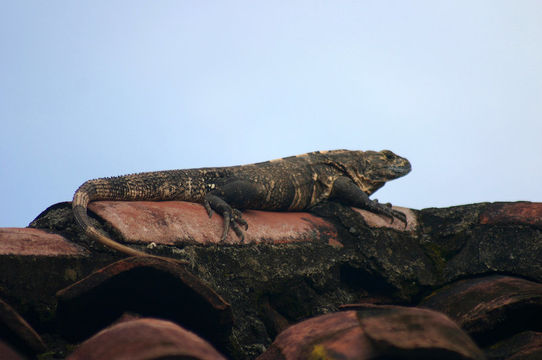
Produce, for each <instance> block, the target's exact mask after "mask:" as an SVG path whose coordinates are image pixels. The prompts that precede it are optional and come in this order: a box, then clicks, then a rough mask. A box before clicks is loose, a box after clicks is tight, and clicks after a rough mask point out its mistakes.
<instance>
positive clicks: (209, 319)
mask: <svg viewBox="0 0 542 360" xmlns="http://www.w3.org/2000/svg"><path fill="white" fill-rule="evenodd" d="M57 297H58V301H59V303H58V311H57V313H58V318H59V321H60V324H61V325H62V329H63V330H62V331H63V333H64V334H65V335H66V336H67V337H69V338H71V339H74V340H80V339H82V338H84V337H86V336H89V335H90V334H92V333H94V332H96V331H98V330H99V329H101V328H103V327H105V326H107V325H108V324H110V323H111V322H113V321H114V320H115V319H117V318H118V317H119V316H121V315H122V314H123V313H124V312H126V311H130V312H135V313H137V314H141V315H144V316H152V317H160V318H164V319H170V320H173V321H175V322H177V323H179V324H183V326H186V327H187V328H189V329H192V330H195V331H197V332H198V333H199V334H202V335H204V336H205V337H206V338H207V339H210V340H211V341H214V342H215V343H218V344H220V343H221V342H222V341H224V339H225V338H227V336H228V334H229V332H230V330H231V324H232V313H231V308H230V305H229V304H228V303H227V302H226V301H224V299H222V298H221V297H220V295H218V294H217V293H216V292H214V291H213V290H212V289H211V288H210V287H208V286H207V285H206V284H205V283H203V282H202V281H201V280H200V279H198V278H197V277H196V276H194V275H192V274H191V273H190V272H188V271H187V270H186V269H185V267H184V266H181V265H179V264H177V263H176V262H174V261H168V260H165V259H160V258H155V257H132V258H126V259H123V260H120V261H118V262H115V263H113V264H111V265H109V266H107V267H105V268H103V269H100V270H98V271H96V272H94V273H93V274H91V275H90V276H88V277H86V278H84V279H82V280H80V281H78V282H76V283H74V284H73V285H71V286H69V287H67V288H65V289H63V290H61V291H59V292H58V293H57Z"/></svg>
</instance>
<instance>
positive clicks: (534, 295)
mask: <svg viewBox="0 0 542 360" xmlns="http://www.w3.org/2000/svg"><path fill="white" fill-rule="evenodd" d="M420 306H423V307H427V308H431V309H435V310H438V311H442V312H443V313H445V314H447V315H448V316H450V317H451V318H452V319H453V320H455V321H456V322H457V323H458V324H459V325H460V326H461V327H462V328H463V329H464V330H465V331H467V332H468V333H469V334H470V335H471V336H472V337H473V338H475V339H476V340H477V341H479V342H481V343H482V344H484V343H488V342H489V341H491V343H494V342H496V341H498V340H499V339H502V338H504V337H506V336H510V335H513V334H514V333H515V332H519V331H520V330H526V329H529V328H531V329H535V328H538V329H539V328H540V323H541V322H542V284H539V283H536V282H532V281H528V280H524V279H520V278H515V277H511V276H502V275H491V276H486V277H481V278H477V279H467V280H460V281H457V282H455V283H452V284H451V285H448V286H446V287H444V288H442V289H439V290H437V291H436V292H435V293H433V294H431V295H430V296H429V297H427V298H426V299H425V300H423V301H422V302H421V303H420Z"/></svg>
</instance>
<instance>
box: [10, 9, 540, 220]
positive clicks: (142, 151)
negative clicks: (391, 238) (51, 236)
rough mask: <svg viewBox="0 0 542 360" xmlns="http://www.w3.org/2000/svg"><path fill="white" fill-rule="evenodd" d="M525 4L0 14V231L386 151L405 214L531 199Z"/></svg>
mask: <svg viewBox="0 0 542 360" xmlns="http://www.w3.org/2000/svg"><path fill="white" fill-rule="evenodd" d="M541 19H542V1H539V0H533V1H525V0H518V1H512V0H510V1H496V0H488V1H476V0H474V1H473V0H469V1H456V0H454V1H435V0H428V1H145V2H142V1H3V2H2V3H1V5H0V54H1V57H0V59H1V62H0V121H1V124H2V125H1V128H0V131H1V134H0V185H1V186H0V200H1V201H0V226H4V227H5V226H26V225H27V224H28V223H29V222H30V221H31V220H32V219H33V218H34V217H35V216H36V215H38V214H39V213H40V212H41V211H42V210H43V209H45V208H46V207H47V206H49V205H51V204H53V203H56V202H59V201H66V200H71V197H72V195H73V192H74V191H75V190H76V189H77V187H78V186H79V185H80V184H81V183H83V182H84V181H85V180H87V179H91V178H96V177H104V176H112V175H121V174H125V173H132V172H140V171H150V170H164V169H175V168H191V167H203V166H225V165H236V164H243V163H250V162H257V161H263V160H268V159H273V158H278V157H282V156H287V155H294V154H298V153H304V152H307V151H313V150H323V149H336V148H347V149H363V150H365V149H374V150H381V149H391V150H393V151H394V152H396V153H398V154H400V155H403V156H405V157H407V158H409V159H410V160H411V162H412V165H413V171H412V173H411V174H409V175H408V176H407V177H405V178H402V179H399V180H396V181H394V182H391V183H389V184H387V185H386V186H385V187H384V188H383V189H382V190H380V191H379V192H378V193H377V194H376V197H377V198H379V200H380V201H390V202H392V203H394V204H396V205H402V206H408V207H413V208H425V207H432V206H439V207H441V206H451V205H457V204H465V203H472V202H479V201H501V200H506V201H509V200H530V201H542V188H541V180H542V166H541V165H542V163H541V158H542V144H541V135H542V116H541V115H542V101H541V100H542V21H541Z"/></svg>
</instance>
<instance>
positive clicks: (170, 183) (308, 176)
mask: <svg viewBox="0 0 542 360" xmlns="http://www.w3.org/2000/svg"><path fill="white" fill-rule="evenodd" d="M410 169H411V166H410V163H409V161H408V160H407V159H405V158H402V157H400V156H397V155H395V154H394V153H393V152H391V151H389V150H382V151H380V152H376V151H349V150H331V151H315V152H310V153H306V154H302V155H297V156H291V157H286V158H282V159H277V160H271V161H266V162H260V163H255V164H249V165H241V166H231V167H211V168H200V169H187V170H169V171H156V172H144V173H139V174H132V175H125V176H117V177H110V178H101V179H95V180H89V181H87V182H85V183H84V184H83V185H81V187H79V189H78V190H77V191H76V192H75V195H74V197H73V202H72V207H73V212H74V216H75V219H76V220H77V222H78V223H79V225H80V226H81V227H82V228H83V229H84V231H85V232H86V234H87V235H89V236H90V237H91V238H93V239H95V240H97V241H99V242H100V243H102V244H104V245H106V246H108V247H111V248H113V249H115V250H118V251H120V252H123V253H126V254H128V255H132V256H138V255H147V254H145V253H144V252H141V251H137V250H135V249H132V248H130V247H128V246H125V245H122V244H119V243H117V242H115V241H113V240H112V239H110V238H109V237H107V236H105V235H104V234H102V233H101V232H99V231H98V230H97V229H96V228H95V227H94V226H93V225H92V223H91V222H90V220H89V218H88V215H87V205H88V203H89V202H91V201H97V200H121V201H135V200H147V201H160V200H179V201H190V202H196V203H201V204H202V205H203V206H204V207H205V209H206V210H207V213H208V215H209V217H211V215H212V212H213V211H215V212H217V213H218V214H220V215H222V216H223V219H224V227H223V232H222V236H221V241H224V240H225V239H226V236H227V235H228V233H229V231H230V229H232V230H233V232H235V234H236V235H237V236H238V237H239V239H240V240H241V242H242V241H243V240H244V234H243V230H242V229H241V227H243V228H244V230H245V231H246V230H248V224H247V223H246V221H245V220H244V219H243V217H242V213H241V211H240V210H242V209H258V210H277V211H281V210H282V211H302V210H308V209H310V208H311V207H313V206H314V205H316V204H318V203H320V202H322V201H324V200H334V201H338V202H340V203H342V204H345V205H349V206H354V207H358V208H361V209H366V210H369V211H371V212H374V213H377V214H382V215H385V216H387V217H389V218H390V219H391V221H392V222H393V218H394V217H395V218H398V219H399V220H401V221H402V222H404V223H405V226H406V216H405V214H403V213H402V212H399V211H396V210H394V209H392V208H391V205H390V204H380V203H378V201H377V200H370V199H369V195H371V194H372V193H374V192H375V191H376V190H378V189H379V188H381V187H382V186H384V184H385V183H386V182H387V181H389V180H393V179H396V178H398V177H401V176H404V175H406V174H407V173H409V172H410Z"/></svg>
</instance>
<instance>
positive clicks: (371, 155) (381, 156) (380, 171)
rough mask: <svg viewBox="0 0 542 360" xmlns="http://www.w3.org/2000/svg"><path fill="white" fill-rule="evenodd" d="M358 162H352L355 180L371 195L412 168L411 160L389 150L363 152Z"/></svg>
mask: <svg viewBox="0 0 542 360" xmlns="http://www.w3.org/2000/svg"><path fill="white" fill-rule="evenodd" d="M361 155H362V156H360V157H359V158H358V162H357V163H356V164H351V166H352V169H353V170H354V171H353V174H351V175H353V176H355V179H352V180H354V182H355V183H356V184H357V185H358V186H359V187H360V188H361V190H363V191H364V192H365V193H367V194H369V195H371V194H372V193H374V192H375V191H376V190H378V189H380V188H381V187H382V186H384V184H385V183H386V182H387V181H390V180H393V179H397V178H400V177H401V176H405V175H406V174H408V173H409V172H410V170H411V168H412V167H411V165H410V162H409V161H408V160H407V159H405V158H402V157H400V156H398V155H395V154H394V153H393V152H391V151H389V150H382V151H364V152H361Z"/></svg>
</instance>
